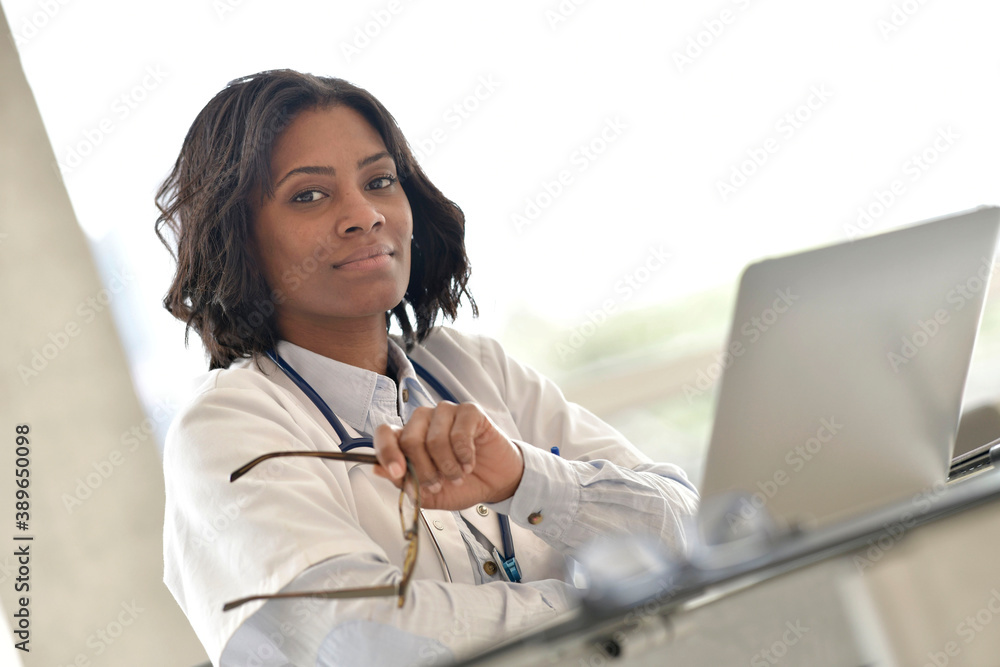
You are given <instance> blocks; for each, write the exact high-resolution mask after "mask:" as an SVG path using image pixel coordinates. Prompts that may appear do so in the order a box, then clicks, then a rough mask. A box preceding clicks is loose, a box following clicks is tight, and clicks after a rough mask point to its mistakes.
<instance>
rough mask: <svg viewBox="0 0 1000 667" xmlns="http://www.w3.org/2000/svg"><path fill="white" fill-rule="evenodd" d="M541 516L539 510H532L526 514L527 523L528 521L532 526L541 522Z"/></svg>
mask: <svg viewBox="0 0 1000 667" xmlns="http://www.w3.org/2000/svg"><path fill="white" fill-rule="evenodd" d="M543 518H544V517H542V513H541V512H532V513H531V514H529V515H528V523H530V524H531V525H532V526H537V525H538V524H540V523H541V522H542V519H543Z"/></svg>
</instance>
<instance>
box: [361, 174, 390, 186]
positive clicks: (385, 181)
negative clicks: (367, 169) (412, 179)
mask: <svg viewBox="0 0 1000 667" xmlns="http://www.w3.org/2000/svg"><path fill="white" fill-rule="evenodd" d="M397 180H398V179H397V178H396V177H395V176H393V175H392V174H383V175H382V176H378V177H377V178H375V179H373V180H372V181H371V182H370V183H368V185H367V186H366V187H367V189H368V190H384V189H385V188H388V187H390V186H391V185H392V184H393V183H395V182H396V181H397Z"/></svg>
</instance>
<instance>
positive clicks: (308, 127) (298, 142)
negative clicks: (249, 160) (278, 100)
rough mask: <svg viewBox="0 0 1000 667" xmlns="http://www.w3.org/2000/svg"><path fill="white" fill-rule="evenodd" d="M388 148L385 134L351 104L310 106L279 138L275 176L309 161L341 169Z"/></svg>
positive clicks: (273, 155) (273, 165)
mask: <svg viewBox="0 0 1000 667" xmlns="http://www.w3.org/2000/svg"><path fill="white" fill-rule="evenodd" d="M384 150H386V146H385V143H384V142H383V141H382V137H381V135H379V133H378V132H377V131H376V130H375V128H374V127H372V126H371V125H370V124H369V123H368V121H367V120H365V119H364V117H363V116H362V115H361V114H359V113H358V112H357V111H355V110H354V109H352V108H351V107H348V106H345V105H338V106H335V107H329V108H319V109H306V110H304V111H302V112H300V113H299V114H298V115H297V116H296V117H295V119H294V120H293V121H292V122H291V123H290V124H289V125H288V127H287V128H285V131H284V132H282V133H281V134H280V135H279V136H278V138H277V139H276V140H275V142H274V146H273V147H272V150H271V177H272V178H273V179H275V180H277V179H280V178H281V177H282V176H283V175H284V174H285V173H286V172H288V171H289V170H291V169H294V168H296V167H301V166H305V165H312V166H332V167H334V168H335V169H338V170H339V168H343V167H345V166H346V165H347V164H354V163H356V162H357V161H358V160H359V159H361V158H365V157H368V156H369V155H373V154H375V153H379V152H382V151H384ZM338 165H339V168H338Z"/></svg>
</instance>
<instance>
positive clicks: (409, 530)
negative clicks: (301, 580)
mask: <svg viewBox="0 0 1000 667" xmlns="http://www.w3.org/2000/svg"><path fill="white" fill-rule="evenodd" d="M288 456H303V457H312V458H317V459H333V460H336V461H348V462H352V463H371V464H375V463H378V459H376V458H375V455H374V454H355V453H352V452H313V451H306V452H271V453H270V454H264V455H262V456H258V457H257V458H255V459H254V460H253V461H250V462H249V463H247V464H245V465H243V466H241V467H239V468H237V469H236V470H235V471H233V474H232V475H230V476H229V481H230V482H235V481H236V480H238V479H239V478H240V477H242V476H243V475H245V474H247V473H248V472H250V471H251V470H252V469H253V468H254V467H255V466H257V465H258V464H260V463H263V462H264V461H267V460H270V459H277V458H284V457H288ZM416 480H417V474H416V471H415V470H414V469H413V464H411V463H410V462H409V461H407V462H406V476H405V477H404V478H403V484H402V488H401V489H400V491H399V525H400V526H401V527H402V529H403V539H405V540H406V552H405V555H404V557H403V577H402V578H401V579H400V580H399V583H397V584H394V585H386V586H365V587H363V588H341V589H334V590H327V591H296V592H293V593H272V594H270V595H250V596H248V597H245V598H240V599H239V600H233V601H232V602H227V603H226V604H225V605H224V606H223V607H222V611H229V610H231V609H236V608H237V607H240V606H242V605H245V604H246V603H248V602H253V601H255V600H274V599H285V598H326V599H334V598H364V597H382V596H390V595H395V596H398V598H399V602H398V604H397V606H398V607H402V606H403V601H404V600H405V599H406V589H407V587H408V586H409V584H410V578H411V576H412V575H413V568H414V566H415V565H416V562H417V535H418V530H417V529H418V524H417V522H418V521H419V519H420V485H419V484H417V483H416ZM407 482H409V484H410V487H411V488H412V489H413V516H412V517H411V519H410V522H409V525H407V522H406V513H405V512H404V511H403V501H404V499H405V498H406V484H407Z"/></svg>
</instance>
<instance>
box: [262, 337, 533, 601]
mask: <svg viewBox="0 0 1000 667" xmlns="http://www.w3.org/2000/svg"><path fill="white" fill-rule="evenodd" d="M267 356H268V358H269V359H270V360H271V361H273V362H274V363H275V364H276V365H277V366H278V368H280V369H281V371H282V372H283V373H284V374H285V375H287V376H288V379H290V380H291V381H292V382H294V383H295V386H297V387H298V388H299V389H301V390H302V393H304V394H305V395H306V396H308V397H309V400H311V401H312V402H313V403H314V404H315V405H316V407H317V408H319V411H320V412H321V413H322V414H323V416H324V417H326V420H327V421H328V422H330V426H332V427H333V430H334V431H336V433H337V437H338V438H339V439H340V451H342V452H347V451H350V450H352V449H357V448H358V447H371V448H374V446H375V443H374V441H373V440H372V437H371V436H370V435H367V434H364V433H362V434H361V437H359V438H354V437H351V436H350V435H349V434H348V433H347V429H345V428H344V425H343V423H341V421H340V418H339V417H337V415H335V414H334V413H333V410H331V409H330V406H329V405H327V404H326V401H324V400H323V398H322V397H321V396H320V395H319V394H317V393H316V390H315V389H313V388H312V386H311V385H310V384H309V383H308V382H306V379H305V378H304V377H302V376H301V375H299V374H298V373H297V372H296V370H295V369H294V368H292V367H291V366H290V365H289V364H288V362H287V361H285V360H284V359H282V358H281V356H280V355H279V354H278V353H277V352H276V351H275V350H268V351H267ZM407 359H409V360H410V363H411V364H412V365H413V370H415V371H416V372H417V375H418V376H419V377H420V379H422V380H423V381H424V382H426V383H427V384H429V385H430V386H431V388H432V389H433V390H434V391H436V392H437V393H438V396H440V397H441V398H442V399H444V400H446V401H451V402H452V403H458V402H459V400H458V399H457V398H455V395H454V394H452V393H451V392H450V391H448V388H447V387H445V386H444V385H443V384H441V382H440V381H438V379H437V378H436V377H434V376H433V375H431V373H430V371H428V370H427V369H426V368H424V367H423V366H421V365H420V364H418V363H417V362H415V361H414V360H413V359H410V358H409V357H407ZM497 517H498V519H499V521H500V538H501V541H502V542H503V554H502V555H501V554H500V553H499V552H498V551H497V550H496V549H494V550H493V557H494V558H496V559H497V560H498V561H500V565H501V566H502V567H503V573H504V575H505V578H506V579H507V580H508V581H513V582H519V581H521V570H520V568H519V567H518V565H517V558H516V557H515V556H514V538H513V537H512V536H511V533H510V519H508V518H507V515H506V514H501V513H499V512H497Z"/></svg>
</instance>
